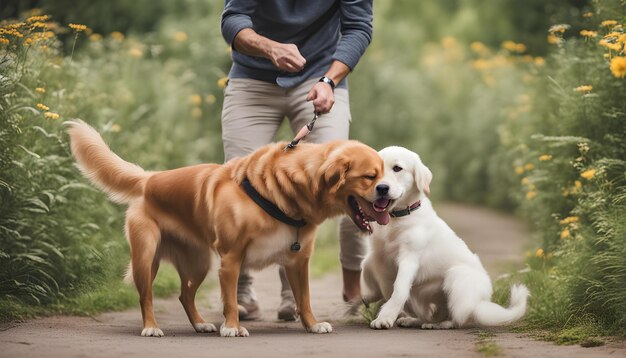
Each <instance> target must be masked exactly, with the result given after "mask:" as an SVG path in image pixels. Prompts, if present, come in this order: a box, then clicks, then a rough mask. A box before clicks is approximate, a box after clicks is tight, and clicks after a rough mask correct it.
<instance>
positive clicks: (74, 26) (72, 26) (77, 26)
mask: <svg viewBox="0 0 626 358" xmlns="http://www.w3.org/2000/svg"><path fill="white" fill-rule="evenodd" d="M68 26H69V27H70V29H72V30H74V31H76V32H82V31H85V30H87V26H85V25H80V24H69V25H68Z"/></svg>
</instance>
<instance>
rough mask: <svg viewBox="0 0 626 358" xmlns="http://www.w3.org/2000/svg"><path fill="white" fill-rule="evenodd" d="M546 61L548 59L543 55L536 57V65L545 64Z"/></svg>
mask: <svg viewBox="0 0 626 358" xmlns="http://www.w3.org/2000/svg"><path fill="white" fill-rule="evenodd" d="M544 63H546V60H545V59H544V58H543V57H535V65H537V66H543V64H544Z"/></svg>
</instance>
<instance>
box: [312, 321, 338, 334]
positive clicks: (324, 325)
mask: <svg viewBox="0 0 626 358" xmlns="http://www.w3.org/2000/svg"><path fill="white" fill-rule="evenodd" d="M307 331H308V332H309V333H331V332H332V331H333V326H331V325H330V323H328V322H319V323H316V324H314V325H312V326H311V327H309V328H307Z"/></svg>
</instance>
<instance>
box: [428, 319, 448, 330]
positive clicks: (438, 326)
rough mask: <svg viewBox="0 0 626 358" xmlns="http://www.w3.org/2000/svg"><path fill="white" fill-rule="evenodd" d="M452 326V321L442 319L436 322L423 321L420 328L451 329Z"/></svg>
mask: <svg viewBox="0 0 626 358" xmlns="http://www.w3.org/2000/svg"><path fill="white" fill-rule="evenodd" d="M452 328H454V323H452V321H443V322H437V323H424V324H423V325H422V329H452Z"/></svg>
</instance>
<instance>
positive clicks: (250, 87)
mask: <svg viewBox="0 0 626 358" xmlns="http://www.w3.org/2000/svg"><path fill="white" fill-rule="evenodd" d="M316 82H317V79H313V80H309V81H305V82H304V83H303V84H301V85H299V86H297V87H294V88H281V87H279V86H278V85H275V84H272V83H268V82H263V81H258V80H252V79H242V78H233V79H231V80H230V81H229V82H228V85H227V86H226V89H225V90H224V107H223V110H222V140H223V142H224V154H225V160H226V161H229V160H231V159H233V158H235V157H239V156H244V155H247V154H249V153H251V152H253V151H254V150H256V149H257V148H259V147H261V146H263V145H265V144H268V143H270V142H272V141H274V137H275V136H276V132H277V131H278V128H279V127H280V125H281V123H282V121H283V120H284V119H285V118H287V120H289V124H290V125H291V128H292V130H293V131H294V133H296V132H297V131H298V130H300V128H302V126H304V125H305V124H307V123H308V122H309V121H310V120H311V119H312V118H313V104H312V103H311V102H307V101H306V96H307V94H308V93H309V91H310V90H311V88H313V85H315V83H316ZM351 120H352V117H351V114H350V103H349V96H348V90H347V89H344V88H337V89H335V104H334V106H333V108H332V110H331V111H330V113H327V114H324V115H321V116H320V117H319V118H318V119H317V121H316V122H315V128H314V129H313V131H312V132H311V133H310V134H309V135H308V136H307V137H306V139H304V141H308V142H313V143H324V142H327V141H331V140H335V139H348V134H349V130H350V122H351ZM344 221H345V220H344ZM350 226H351V227H350ZM340 231H341V235H340V247H341V250H340V261H341V265H342V266H343V267H344V268H346V269H348V270H353V271H360V270H361V261H362V260H363V258H364V257H365V254H366V252H367V240H363V239H362V238H360V237H358V235H357V233H358V229H357V228H356V226H355V225H354V224H353V223H352V222H351V221H349V220H348V221H346V223H342V224H341V225H340Z"/></svg>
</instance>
